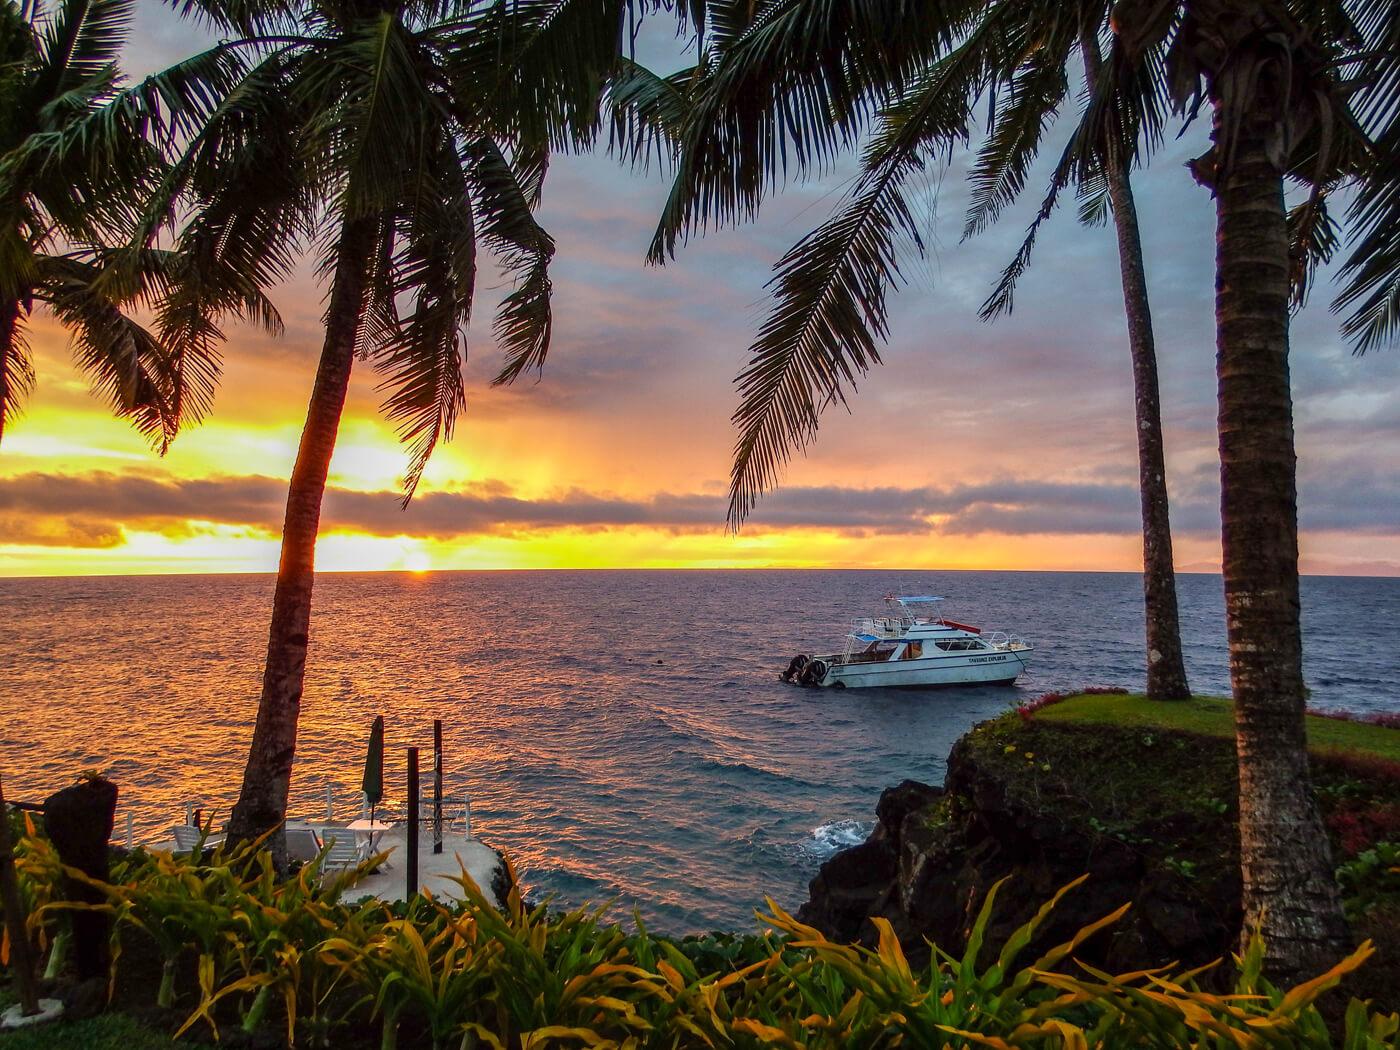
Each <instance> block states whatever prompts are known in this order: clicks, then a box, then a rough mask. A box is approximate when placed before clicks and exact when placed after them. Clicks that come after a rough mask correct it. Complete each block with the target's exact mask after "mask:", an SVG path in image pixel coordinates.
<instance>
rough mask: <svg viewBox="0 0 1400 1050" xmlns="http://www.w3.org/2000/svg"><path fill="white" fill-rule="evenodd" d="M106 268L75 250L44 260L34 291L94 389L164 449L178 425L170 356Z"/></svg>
mask: <svg viewBox="0 0 1400 1050" xmlns="http://www.w3.org/2000/svg"><path fill="white" fill-rule="evenodd" d="M103 277H104V273H103V270H102V269H101V268H100V267H99V266H97V265H95V264H93V263H89V262H84V261H82V260H80V259H77V258H74V257H72V256H49V257H46V258H45V259H43V260H42V269H41V283H40V285H39V287H38V288H36V289H35V297H36V298H39V299H42V300H44V301H46V302H47V303H48V304H49V307H50V309H52V310H53V312H54V314H55V316H57V317H58V319H59V320H60V321H61V322H62V323H63V325H64V327H66V328H67V329H68V330H69V332H70V333H71V335H72V340H73V349H74V356H75V358H76V360H77V363H78V366H79V368H81V369H82V370H83V371H84V372H86V373H87V374H88V377H89V378H90V380H91V381H92V384H93V389H94V391H95V392H96V393H98V394H99V395H101V396H103V397H105V398H106V399H107V401H108V402H109V404H110V405H111V407H112V410H113V411H114V412H115V413H116V414H117V415H119V416H122V417H124V418H126V419H129V420H130V421H131V423H132V425H133V426H135V427H136V429H137V430H138V431H139V432H140V433H141V434H142V435H144V436H145V437H146V438H147V439H148V440H150V442H151V443H152V445H154V446H155V448H156V449H157V450H158V451H160V452H161V453H162V454H163V453H164V452H165V451H166V449H168V448H169V447H170V442H171V441H172V440H174V437H175V433H176V431H177V430H178V429H179V419H178V417H177V416H176V415H175V413H174V411H173V409H172V405H171V403H170V398H169V391H170V389H171V387H172V382H173V370H172V367H171V366H172V362H171V361H170V358H169V355H168V354H167V353H166V351H165V348H164V347H163V346H162V345H161V342H160V340H159V339H158V338H157V337H156V336H155V335H153V334H152V333H150V332H149V331H147V330H146V329H145V328H144V327H142V326H141V325H140V324H139V323H138V322H136V321H135V320H134V319H132V318H131V317H129V316H127V314H126V313H125V312H124V311H123V309H122V303H121V301H120V299H119V298H116V297H114V296H113V295H111V294H109V293H108V291H107V289H106V288H105V287H104V284H105V282H104V280H103Z"/></svg>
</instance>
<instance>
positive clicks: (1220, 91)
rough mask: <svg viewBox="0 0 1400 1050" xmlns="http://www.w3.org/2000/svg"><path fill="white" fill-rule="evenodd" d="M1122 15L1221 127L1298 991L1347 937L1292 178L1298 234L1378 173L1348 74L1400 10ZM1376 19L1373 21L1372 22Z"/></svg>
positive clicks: (1245, 501)
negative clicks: (1298, 383) (1306, 589)
mask: <svg viewBox="0 0 1400 1050" xmlns="http://www.w3.org/2000/svg"><path fill="white" fill-rule="evenodd" d="M1120 6H1121V7H1122V8H1123V10H1122V11H1121V17H1120V19H1119V22H1118V28H1119V40H1120V41H1121V42H1122V45H1123V51H1124V53H1125V56H1126V58H1127V60H1128V62H1127V64H1131V62H1132V60H1134V59H1136V58H1137V57H1138V56H1140V55H1141V54H1143V53H1144V51H1145V50H1146V49H1148V48H1151V47H1154V46H1158V45H1160V44H1162V43H1168V46H1169V51H1168V56H1169V61H1170V64H1171V73H1172V83H1173V84H1174V86H1175V97H1174V101H1175V103H1176V105H1177V107H1178V108H1179V109H1181V110H1183V111H1191V110H1192V109H1194V107H1195V106H1198V105H1199V104H1200V103H1201V102H1202V101H1206V102H1208V103H1209V105H1210V107H1211V112H1212V115H1213V132H1212V142H1213V145H1212V147H1211V149H1210V151H1209V152H1208V153H1206V154H1205V155H1204V156H1202V157H1201V158H1199V159H1198V160H1197V161H1196V162H1195V163H1194V164H1193V166H1192V170H1193V173H1194V175H1195V177H1196V179H1197V181H1198V182H1200V183H1201V184H1202V185H1203V186H1205V187H1207V188H1208V189H1210V191H1211V193H1212V194H1213V196H1214V198H1215V210H1216V349H1217V357H1216V364H1217V376H1218V381H1219V395H1218V398H1219V421H1218V428H1219V436H1220V481H1221V531H1222V541H1223V564H1222V568H1223V575H1224V580H1225V607H1226V619H1227V626H1228V632H1229V640H1230V677H1231V681H1232V686H1233V693H1234V698H1235V728H1236V741H1237V747H1238V752H1239V776H1240V858H1241V867H1242V874H1243V877H1244V904H1245V923H1246V926H1247V927H1249V926H1253V925H1258V926H1259V927H1260V928H1262V929H1263V931H1264V933H1265V935H1266V938H1267V943H1268V959H1269V962H1270V963H1271V964H1272V966H1273V967H1274V969H1275V971H1276V972H1278V973H1280V974H1281V975H1283V976H1285V977H1289V978H1291V977H1293V976H1296V975H1297V974H1298V973H1300V972H1302V971H1304V970H1311V969H1314V968H1316V967H1318V966H1320V965H1325V964H1327V963H1329V962H1331V961H1334V960H1335V958H1336V957H1337V956H1338V955H1339V954H1340V953H1341V952H1342V951H1343V950H1344V949H1345V948H1346V946H1347V944H1348V941H1349V938H1348V932H1347V927H1346V922H1345V919H1344V918H1343V916H1342V911H1341V906H1340V900H1339V896H1338V892H1337V884H1336V881H1335V879H1334V876H1333V869H1332V859H1331V851H1330V849H1329V847H1328V841H1327V836H1326V834H1325V831H1324V829H1323V826H1322V822H1321V820H1320V818H1319V816H1318V813H1317V807H1316V805H1315V804H1314V801H1313V798H1312V794H1311V788H1310V785H1311V781H1310V778H1309V775H1308V756H1307V736H1306V728H1305V724H1304V708H1305V703H1306V696H1307V691H1306V689H1305V687H1304V683H1303V669H1302V636H1301V625H1300V619H1299V608H1300V606H1299V595H1298V524H1297V499H1296V461H1297V460H1296V453H1295V451H1294V444H1293V405H1292V395H1291V391H1290V387H1289V371H1288V350H1289V341H1288V328H1289V314H1290V306H1291V304H1292V301H1293V295H1294V292H1293V288H1292V287H1291V280H1292V277H1293V275H1294V273H1295V258H1294V256H1293V254H1291V251H1290V248H1291V245H1290V240H1291V238H1290V229H1289V223H1290V214H1289V211H1288V210H1287V208H1286V206H1285V203H1284V180H1285V178H1293V179H1296V180H1298V181H1300V182H1303V183H1304V184H1306V185H1309V186H1310V187H1311V189H1310V193H1309V197H1308V200H1307V201H1306V202H1305V204H1304V205H1303V206H1302V207H1303V211H1302V213H1301V218H1300V219H1296V220H1295V223H1300V224H1301V226H1302V227H1303V228H1304V229H1308V228H1310V227H1312V226H1314V225H1315V223H1316V222H1317V221H1319V220H1318V219H1317V218H1316V216H1317V215H1318V214H1319V207H1320V197H1321V194H1323V193H1324V192H1325V191H1326V190H1327V189H1328V188H1329V187H1330V186H1332V185H1334V184H1335V182H1336V181H1337V180H1338V179H1341V178H1345V177H1347V176H1349V175H1355V174H1356V173H1357V172H1359V171H1364V170H1365V168H1364V165H1365V160H1364V156H1365V153H1366V152H1367V147H1368V143H1367V141H1366V137H1365V135H1364V133H1363V132H1362V130H1361V128H1360V127H1359V126H1358V124H1357V123H1356V121H1355V118H1354V116H1353V114H1352V112H1351V111H1350V110H1349V108H1348V103H1347V94H1348V93H1349V91H1348V90H1344V89H1343V86H1342V85H1341V84H1340V83H1339V82H1338V79H1337V70H1338V68H1339V67H1340V66H1341V65H1344V64H1346V62H1347V60H1348V58H1349V57H1352V55H1353V54H1354V53H1356V52H1358V51H1359V52H1362V53H1370V52H1373V51H1376V50H1377V49H1376V48H1374V47H1372V46H1369V45H1370V44H1373V43H1376V42H1378V36H1379V39H1380V40H1385V39H1386V37H1388V38H1389V41H1390V42H1391V43H1392V45H1393V42H1394V41H1395V39H1396V38H1395V36H1394V33H1395V28H1396V24H1397V23H1396V12H1395V11H1394V9H1393V5H1390V6H1391V10H1390V11H1389V12H1388V13H1386V12H1384V5H1380V4H1370V3H1367V2H1366V0H1362V2H1360V3H1350V4H1349V3H1346V2H1345V0H1337V2H1329V3H1321V4H1308V5H1303V4H1298V5H1286V4H1283V3H1279V2H1274V0H1230V2H1225V0H1188V2H1186V3H1185V4H1182V5H1178V4H1176V3H1171V4H1166V3H1161V2H1148V3H1141V4H1136V5H1133V6H1131V7H1130V6H1128V5H1126V4H1124V5H1120ZM1364 16H1374V17H1371V18H1370V19H1369V21H1370V23H1371V24H1370V25H1369V26H1367V21H1368V19H1367V17H1364ZM1363 26H1367V28H1369V30H1370V32H1369V33H1368V32H1365V31H1363V28H1362V27H1363ZM1377 28H1379V29H1380V30H1381V31H1382V32H1381V33H1380V34H1377V33H1376V30H1377ZM1368 36H1369V37H1370V40H1369V41H1368ZM1349 53H1352V54H1349ZM1391 61H1392V62H1393V61H1394V59H1391ZM1306 239H1307V240H1308V241H1311V242H1315V241H1316V238H1315V237H1309V238H1306Z"/></svg>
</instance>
